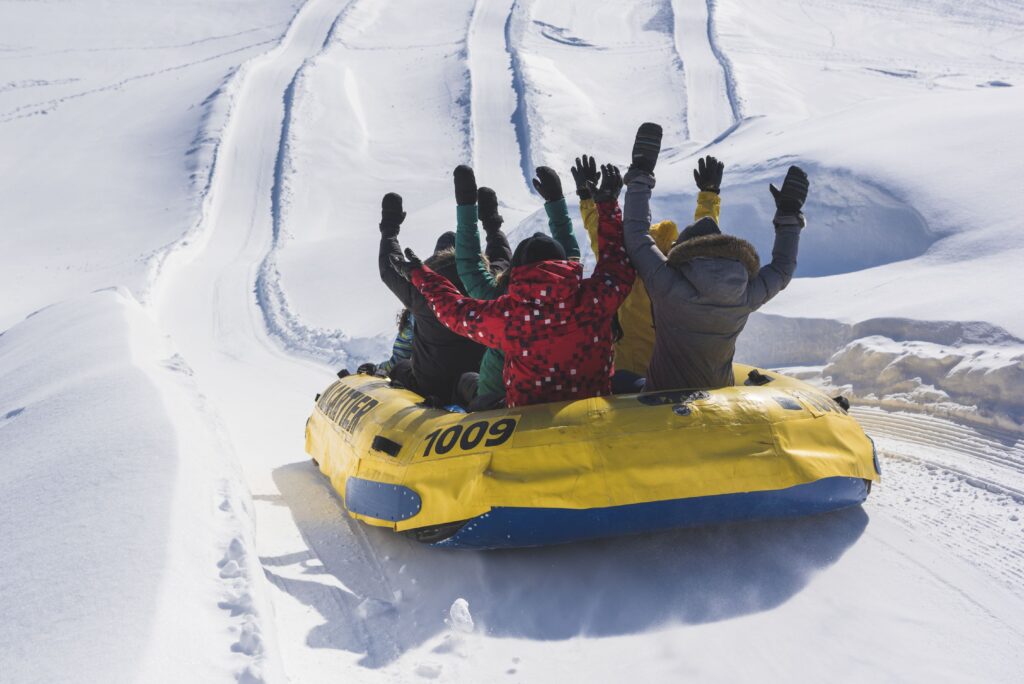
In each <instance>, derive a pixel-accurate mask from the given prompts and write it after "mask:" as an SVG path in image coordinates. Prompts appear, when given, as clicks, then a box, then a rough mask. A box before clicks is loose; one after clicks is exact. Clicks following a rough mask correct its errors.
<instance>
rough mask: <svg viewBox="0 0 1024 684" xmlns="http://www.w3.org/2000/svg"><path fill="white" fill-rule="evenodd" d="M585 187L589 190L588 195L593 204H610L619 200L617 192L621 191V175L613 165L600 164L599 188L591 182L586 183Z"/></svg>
mask: <svg viewBox="0 0 1024 684" xmlns="http://www.w3.org/2000/svg"><path fill="white" fill-rule="evenodd" d="M587 186H588V187H589V188H590V194H591V195H593V197H594V201H595V202H611V201H614V200H617V199H618V198H619V192H621V191H622V174H620V173H619V168H618V167H617V166H615V165H614V164H602V165H601V187H597V185H596V184H595V183H593V182H590V181H588V182H587Z"/></svg>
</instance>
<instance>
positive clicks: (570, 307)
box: [392, 165, 636, 407]
mask: <svg viewBox="0 0 1024 684" xmlns="http://www.w3.org/2000/svg"><path fill="white" fill-rule="evenodd" d="M601 170H602V172H603V176H602V180H601V187H600V188H594V189H593V191H594V195H593V196H594V199H595V201H596V203H597V210H598V215H599V227H598V242H599V249H598V262H597V267H596V268H595V269H594V273H593V275H592V276H591V277H589V278H584V277H583V266H582V265H581V264H580V263H579V262H574V261H567V260H566V258H565V253H564V251H563V250H562V249H561V247H560V246H559V245H558V243H556V242H555V241H554V240H552V239H551V238H549V237H548V236H546V235H544V234H541V233H537V234H535V235H533V236H532V237H529V238H527V239H525V240H523V241H522V242H521V243H520V244H519V245H518V246H517V247H516V251H515V254H514V255H513V256H512V267H511V270H510V272H509V284H508V293H507V294H505V295H503V296H501V297H499V298H498V299H494V300H490V301H485V300H481V299H473V298H471V297H468V296H466V295H464V294H462V293H461V292H459V290H458V289H457V288H455V286H453V285H452V284H451V283H450V282H449V281H448V280H446V279H445V278H443V277H441V276H439V275H437V274H436V273H434V272H433V271H431V270H430V269H429V268H427V267H426V266H424V265H423V264H422V262H420V260H419V259H418V258H417V257H416V255H415V254H413V252H412V250H409V249H407V250H405V255H406V258H407V259H408V261H406V260H403V259H401V257H397V256H393V257H392V263H393V265H394V267H395V270H397V271H398V272H399V273H400V274H402V275H403V276H405V277H406V278H408V279H409V280H410V281H411V282H412V284H413V285H415V286H416V287H417V288H418V289H419V291H420V293H421V294H422V295H423V296H424V298H426V300H427V302H428V303H429V304H430V306H431V307H432V308H433V311H434V314H435V315H436V316H437V319H438V320H439V321H441V323H443V324H444V325H445V326H447V327H448V328H449V329H451V330H452V331H454V332H457V333H459V334H460V335H463V336H464V337H468V338H470V339H472V340H474V341H477V342H480V343H481V344H483V345H486V346H488V347H495V348H498V349H501V350H502V351H503V352H505V366H504V369H503V377H504V380H505V387H506V388H507V392H506V397H507V401H508V405H509V406H513V407H514V406H523V405H526V404H539V403H544V402H551V401H570V400H573V399H583V398H585V397H593V396H600V395H606V394H611V376H612V374H613V373H614V372H615V369H614V367H613V360H612V359H613V356H612V316H613V315H614V313H615V311H616V310H617V309H618V308H619V305H620V304H622V301H623V300H624V299H625V298H626V295H628V294H629V291H630V289H631V288H632V286H633V280H634V279H635V278H636V271H634V270H633V267H632V266H631V265H630V263H629V259H628V258H627V257H626V251H625V247H624V245H623V237H622V212H621V211H620V210H619V203H618V195H619V191H620V190H621V189H622V176H621V175H620V174H619V170H618V169H617V168H615V167H614V166H612V165H607V166H603V167H602V168H601Z"/></svg>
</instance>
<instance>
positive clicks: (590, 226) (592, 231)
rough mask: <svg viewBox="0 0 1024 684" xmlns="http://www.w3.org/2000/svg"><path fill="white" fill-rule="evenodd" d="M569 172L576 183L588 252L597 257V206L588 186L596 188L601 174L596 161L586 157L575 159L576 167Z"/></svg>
mask: <svg viewBox="0 0 1024 684" xmlns="http://www.w3.org/2000/svg"><path fill="white" fill-rule="evenodd" d="M570 171H571V172H572V178H573V180H574V181H576V194H577V195H578V196H579V198H580V215H581V216H582V217H583V227H584V228H586V229H587V238H588V239H589V240H590V251H592V252H593V253H594V254H595V255H597V205H596V204H595V203H594V198H593V196H592V195H591V194H590V185H591V184H593V186H594V187H597V184H598V182H599V181H600V180H601V172H600V171H598V170H597V160H595V159H594V158H593V157H590V156H587V155H585V154H584V155H581V156H579V157H576V165H575V166H573V167H572V168H571V169H570Z"/></svg>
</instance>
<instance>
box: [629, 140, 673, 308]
mask: <svg viewBox="0 0 1024 684" xmlns="http://www.w3.org/2000/svg"><path fill="white" fill-rule="evenodd" d="M660 149H661V126H659V125H657V124H652V123H645V124H643V125H641V126H640V130H639V131H637V134H636V141H635V142H634V144H633V163H632V165H631V166H630V167H629V171H627V172H626V178H625V180H626V202H625V209H624V211H623V232H624V234H625V242H626V253H627V254H628V255H629V259H630V261H632V262H633V267H634V268H635V269H636V271H637V273H639V274H640V278H641V280H643V281H644V285H645V286H646V287H647V291H648V292H650V293H651V294H652V295H654V296H664V295H666V294H667V293H668V292H669V290H670V289H671V288H672V285H673V283H675V281H676V279H677V276H676V275H675V274H674V273H673V272H672V269H671V267H670V266H669V265H668V261H667V260H666V258H665V255H664V254H662V253H661V250H660V249H658V245H657V243H655V241H654V238H653V237H652V236H651V232H650V231H651V189H652V188H653V187H654V166H655V164H656V163H657V161H658V153H659V151H660Z"/></svg>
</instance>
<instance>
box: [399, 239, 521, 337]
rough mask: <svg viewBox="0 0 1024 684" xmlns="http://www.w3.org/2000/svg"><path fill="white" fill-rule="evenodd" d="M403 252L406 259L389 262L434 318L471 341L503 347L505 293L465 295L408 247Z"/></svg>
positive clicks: (504, 335)
mask: <svg viewBox="0 0 1024 684" xmlns="http://www.w3.org/2000/svg"><path fill="white" fill-rule="evenodd" d="M405 255H406V257H407V260H406V259H402V258H401V257H398V258H397V259H392V261H391V263H392V265H393V267H394V269H395V271H396V272H397V273H398V274H400V276H401V277H402V278H406V279H408V280H409V281H410V282H411V283H412V285H413V286H414V287H416V288H418V289H419V291H420V293H421V294H422V295H423V297H424V298H425V299H426V300H427V303H428V304H430V308H431V310H432V311H433V312H434V316H436V317H437V320H439V321H441V323H442V324H443V325H444V326H445V327H446V328H448V329H449V330H451V331H452V332H454V333H456V334H458V335H462V336H463V337H468V338H469V339H471V340H473V341H474V342H479V343H480V344H482V345H484V346H487V347H491V348H496V349H504V345H505V344H506V342H507V335H506V334H505V329H506V326H507V324H508V319H507V318H506V317H505V315H504V307H505V300H506V298H507V295H506V296H504V297H501V298H499V299H493V300H490V301H485V300H483V299H473V298H472V297H467V296H466V295H464V294H462V293H461V292H459V291H458V289H456V287H455V286H454V285H452V283H451V282H450V281H449V280H448V279H447V278H444V277H443V276H440V275H438V274H437V273H434V272H433V271H431V270H430V269H429V268H427V267H426V266H424V265H423V262H421V261H420V260H419V259H418V258H417V257H416V255H415V254H413V251H412V250H411V249H407V250H405Z"/></svg>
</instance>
